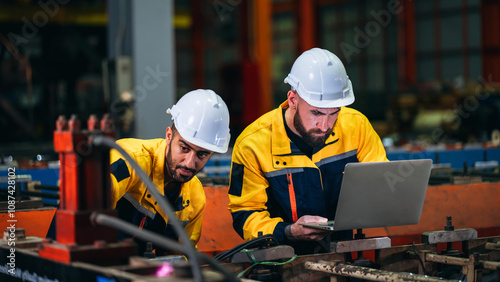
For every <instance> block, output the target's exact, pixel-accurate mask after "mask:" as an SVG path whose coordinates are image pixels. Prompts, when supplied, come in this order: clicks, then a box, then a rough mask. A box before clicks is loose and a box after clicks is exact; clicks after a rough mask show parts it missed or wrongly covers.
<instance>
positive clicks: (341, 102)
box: [298, 90, 355, 108]
mask: <svg viewBox="0 0 500 282" xmlns="http://www.w3.org/2000/svg"><path fill="white" fill-rule="evenodd" d="M298 94H299V96H300V97H301V98H302V99H303V100H304V101H306V102H307V103H308V104H309V105H311V106H313V107H316V108H340V107H345V106H349V105H351V104H352V103H354V101H355V98H354V93H353V91H352V90H350V91H349V94H348V95H347V97H345V98H342V99H336V100H334V101H326V100H312V99H310V98H308V97H305V95H300V93H298Z"/></svg>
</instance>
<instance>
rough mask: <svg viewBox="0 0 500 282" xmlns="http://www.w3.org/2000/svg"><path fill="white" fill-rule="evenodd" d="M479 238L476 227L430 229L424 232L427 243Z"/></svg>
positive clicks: (423, 238)
mask: <svg viewBox="0 0 500 282" xmlns="http://www.w3.org/2000/svg"><path fill="white" fill-rule="evenodd" d="M472 239H477V231H476V229H474V228H463V229H455V230H453V231H445V230H441V231H430V232H424V233H422V242H423V243H425V244H436V243H448V242H460V241H467V240H472Z"/></svg>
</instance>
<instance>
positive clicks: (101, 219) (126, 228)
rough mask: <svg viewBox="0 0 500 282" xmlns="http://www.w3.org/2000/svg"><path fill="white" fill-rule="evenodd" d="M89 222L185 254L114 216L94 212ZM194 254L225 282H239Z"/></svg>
mask: <svg viewBox="0 0 500 282" xmlns="http://www.w3.org/2000/svg"><path fill="white" fill-rule="evenodd" d="M90 220H91V222H94V223H96V224H98V225H102V226H108V227H112V228H115V229H117V230H120V231H123V232H126V233H128V234H131V235H135V236H136V237H138V238H141V239H143V240H146V241H150V242H153V243H155V244H157V245H159V246H161V247H163V248H166V249H169V250H173V251H176V252H179V253H182V254H186V249H185V248H184V246H182V245H181V244H179V243H178V242H176V241H174V240H172V239H169V238H167V237H164V236H162V235H159V234H157V233H154V232H152V231H149V230H146V229H139V228H138V227H137V226H135V225H133V224H131V223H129V222H127V221H125V220H122V219H119V218H116V217H114V216H110V215H107V214H102V213H98V212H94V213H92V215H91V216H90ZM195 254H196V256H197V257H198V258H199V259H201V261H204V262H206V263H208V264H209V265H210V266H212V267H213V268H214V269H215V270H218V271H219V272H221V273H222V274H224V276H225V277H226V279H227V281H239V280H238V279H237V278H236V277H234V276H233V275H232V274H231V273H229V272H228V271H227V270H226V269H225V268H224V267H223V266H222V265H220V264H219V263H217V262H216V261H214V260H213V259H212V258H210V257H209V256H207V255H205V254H202V253H199V252H196V253H195Z"/></svg>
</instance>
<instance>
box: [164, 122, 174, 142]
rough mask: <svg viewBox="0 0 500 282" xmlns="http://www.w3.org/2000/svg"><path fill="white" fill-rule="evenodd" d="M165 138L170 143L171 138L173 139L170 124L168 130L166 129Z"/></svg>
mask: <svg viewBox="0 0 500 282" xmlns="http://www.w3.org/2000/svg"><path fill="white" fill-rule="evenodd" d="M165 140H166V141H167V144H169V143H170V140H172V128H171V127H170V126H169V127H167V130H165Z"/></svg>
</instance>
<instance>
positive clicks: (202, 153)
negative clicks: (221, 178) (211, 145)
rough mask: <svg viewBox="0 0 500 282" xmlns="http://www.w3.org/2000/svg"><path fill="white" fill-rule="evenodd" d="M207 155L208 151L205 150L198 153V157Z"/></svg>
mask: <svg viewBox="0 0 500 282" xmlns="http://www.w3.org/2000/svg"><path fill="white" fill-rule="evenodd" d="M206 156H208V153H205V152H201V153H198V157H200V158H204V157H206Z"/></svg>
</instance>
